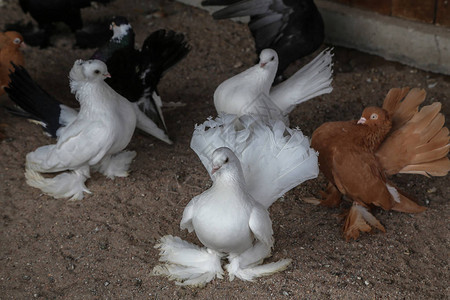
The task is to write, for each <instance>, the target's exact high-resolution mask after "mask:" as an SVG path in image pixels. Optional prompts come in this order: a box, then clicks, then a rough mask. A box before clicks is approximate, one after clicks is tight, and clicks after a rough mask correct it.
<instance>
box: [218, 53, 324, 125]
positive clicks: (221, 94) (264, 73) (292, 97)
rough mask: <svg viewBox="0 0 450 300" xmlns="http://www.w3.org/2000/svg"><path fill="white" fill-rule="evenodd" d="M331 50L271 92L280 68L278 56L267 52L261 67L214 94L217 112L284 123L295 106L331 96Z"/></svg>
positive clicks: (226, 82) (234, 79)
mask: <svg viewBox="0 0 450 300" xmlns="http://www.w3.org/2000/svg"><path fill="white" fill-rule="evenodd" d="M332 57H333V55H332V54H331V50H324V51H323V52H322V53H320V54H319V55H318V56H317V57H316V58H315V59H314V60H312V61H311V62H310V63H308V64H307V65H306V66H304V67H303V68H302V69H300V70H299V71H297V72H296V73H295V74H294V75H292V76H291V77H290V78H289V79H287V80H286V81H284V82H282V83H280V84H278V85H276V86H274V87H273V88H272V84H273V81H274V79H275V75H276V73H277V68H278V55H277V53H276V52H275V51H274V50H272V49H264V50H263V51H261V54H260V56H259V58H260V60H259V63H258V64H257V65H255V66H253V67H251V68H249V69H247V70H245V71H244V72H242V73H240V74H237V75H236V76H234V77H231V78H229V79H227V80H225V81H224V82H222V83H221V84H220V85H219V86H218V87H217V89H216V91H215V92H214V105H215V107H216V110H217V112H218V113H219V114H220V113H226V114H235V115H238V116H241V115H248V114H250V115H258V117H259V118H261V119H264V120H267V119H278V120H283V121H284V122H285V123H286V124H288V122H289V121H288V114H289V113H290V112H291V111H292V110H293V109H294V108H295V106H296V105H298V104H300V103H302V102H304V101H307V100H309V99H311V98H314V97H317V96H320V95H322V94H327V93H330V92H331V91H332V90H333V88H332V87H331V81H332V74H333V71H332V63H331V60H332Z"/></svg>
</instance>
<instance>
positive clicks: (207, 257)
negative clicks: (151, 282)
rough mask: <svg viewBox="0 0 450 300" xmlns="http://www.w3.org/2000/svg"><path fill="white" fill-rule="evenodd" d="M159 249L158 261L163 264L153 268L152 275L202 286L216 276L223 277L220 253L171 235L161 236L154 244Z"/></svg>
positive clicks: (181, 283) (180, 282)
mask: <svg viewBox="0 0 450 300" xmlns="http://www.w3.org/2000/svg"><path fill="white" fill-rule="evenodd" d="M155 248H156V249H158V250H159V251H160V253H159V254H160V259H159V261H162V262H164V263H165V264H164V265H158V266H156V267H154V268H153V274H154V275H164V276H167V277H168V278H169V279H170V280H176V281H177V284H178V285H190V286H204V285H205V284H206V283H208V282H210V281H211V280H213V279H214V278H215V277H216V276H217V278H223V269H222V266H221V262H220V260H221V258H222V255H221V254H220V253H218V252H216V251H213V250H210V249H206V248H200V247H199V246H197V245H194V244H191V243H188V242H186V241H183V240H182V239H180V238H179V237H174V236H171V235H166V236H163V237H162V238H161V240H160V243H159V244H157V245H155Z"/></svg>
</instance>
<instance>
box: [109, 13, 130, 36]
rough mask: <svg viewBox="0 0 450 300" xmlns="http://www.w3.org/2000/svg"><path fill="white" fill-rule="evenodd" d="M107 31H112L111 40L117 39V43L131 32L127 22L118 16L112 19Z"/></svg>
mask: <svg viewBox="0 0 450 300" xmlns="http://www.w3.org/2000/svg"><path fill="white" fill-rule="evenodd" d="M109 29H110V30H112V31H113V36H112V39H118V40H119V41H120V40H121V39H122V38H123V37H124V36H126V35H127V34H128V33H129V32H130V30H132V28H131V25H130V23H128V20H127V19H126V18H125V17H120V16H117V17H114V18H113V20H112V21H111V25H110V26H109Z"/></svg>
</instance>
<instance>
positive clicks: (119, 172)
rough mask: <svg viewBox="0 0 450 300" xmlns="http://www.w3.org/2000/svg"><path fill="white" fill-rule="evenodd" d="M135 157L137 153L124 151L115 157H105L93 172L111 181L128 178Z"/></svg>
mask: <svg viewBox="0 0 450 300" xmlns="http://www.w3.org/2000/svg"><path fill="white" fill-rule="evenodd" d="M135 157H136V151H122V152H119V153H117V154H115V155H110V156H105V157H104V158H103V159H102V160H101V161H100V162H99V163H98V164H96V165H95V166H93V170H94V171H97V172H100V173H102V174H103V175H105V176H106V177H108V178H110V179H114V177H127V176H128V169H129V168H130V164H131V162H132V161H133V159H134V158H135Z"/></svg>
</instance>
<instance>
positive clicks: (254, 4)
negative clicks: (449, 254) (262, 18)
mask: <svg viewBox="0 0 450 300" xmlns="http://www.w3.org/2000/svg"><path fill="white" fill-rule="evenodd" d="M234 2H238V3H236V4H234ZM230 4H233V5H230ZM202 5H230V6H228V7H225V8H223V9H221V10H219V11H216V12H215V13H213V17H214V19H219V20H220V19H227V18H234V17H243V16H253V15H263V14H265V13H267V10H269V7H270V6H271V5H273V1H272V0H269V1H267V0H244V1H230V0H228V1H223V0H222V1H204V2H202Z"/></svg>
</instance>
